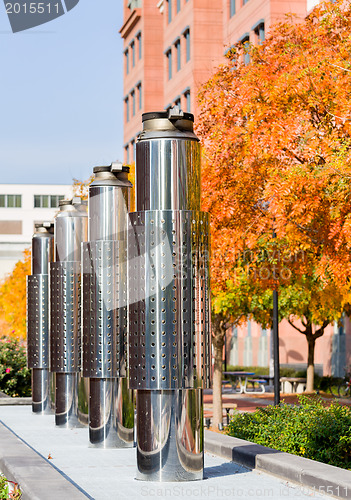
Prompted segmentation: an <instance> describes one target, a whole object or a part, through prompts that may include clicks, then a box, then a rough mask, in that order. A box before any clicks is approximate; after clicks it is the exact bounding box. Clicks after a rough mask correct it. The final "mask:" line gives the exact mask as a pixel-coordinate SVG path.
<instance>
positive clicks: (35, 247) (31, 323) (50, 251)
mask: <svg viewBox="0 0 351 500" xmlns="http://www.w3.org/2000/svg"><path fill="white" fill-rule="evenodd" d="M53 232H54V227H53V224H52V223H51V222H43V223H38V224H36V226H35V233H34V235H33V238H32V274H31V275H30V276H28V277H27V345H28V368H31V369H32V410H33V412H34V413H38V414H43V413H52V412H53V408H52V404H51V398H50V395H51V392H50V384H51V374H50V372H49V326H50V324H49V264H50V262H51V261H52V260H53V256H54V235H53Z"/></svg>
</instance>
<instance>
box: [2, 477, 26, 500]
mask: <svg viewBox="0 0 351 500" xmlns="http://www.w3.org/2000/svg"><path fill="white" fill-rule="evenodd" d="M21 497H22V493H21V490H20V488H19V486H18V484H17V483H15V482H13V481H9V480H8V479H6V477H5V476H4V475H3V474H1V473H0V500H19V499H20V498H21Z"/></svg>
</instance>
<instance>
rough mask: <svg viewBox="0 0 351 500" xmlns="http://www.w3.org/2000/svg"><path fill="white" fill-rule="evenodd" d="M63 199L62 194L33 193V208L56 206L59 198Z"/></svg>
mask: <svg viewBox="0 0 351 500" xmlns="http://www.w3.org/2000/svg"><path fill="white" fill-rule="evenodd" d="M63 199H64V196H63V195H57V194H54V195H48V194H35V195H34V208H58V206H59V202H60V200H63Z"/></svg>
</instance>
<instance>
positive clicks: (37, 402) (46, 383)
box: [32, 368, 53, 414]
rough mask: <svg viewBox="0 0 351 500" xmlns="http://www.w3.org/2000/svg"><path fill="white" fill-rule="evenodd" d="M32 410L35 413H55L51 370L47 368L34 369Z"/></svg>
mask: <svg viewBox="0 0 351 500" xmlns="http://www.w3.org/2000/svg"><path fill="white" fill-rule="evenodd" d="M32 410H33V412H34V413H41V414H43V413H49V414H52V413H53V408H52V406H51V402H50V372H49V370H47V369H42V368H33V370H32Z"/></svg>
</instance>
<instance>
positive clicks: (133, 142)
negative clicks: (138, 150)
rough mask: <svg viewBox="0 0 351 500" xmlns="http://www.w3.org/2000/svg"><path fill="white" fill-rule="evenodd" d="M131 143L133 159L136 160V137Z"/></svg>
mask: <svg viewBox="0 0 351 500" xmlns="http://www.w3.org/2000/svg"><path fill="white" fill-rule="evenodd" d="M130 145H131V148H132V161H135V141H134V139H133V140H132V141H130Z"/></svg>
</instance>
